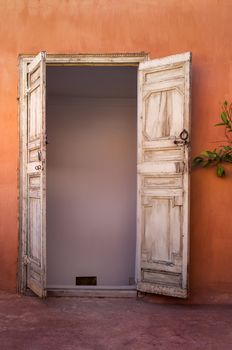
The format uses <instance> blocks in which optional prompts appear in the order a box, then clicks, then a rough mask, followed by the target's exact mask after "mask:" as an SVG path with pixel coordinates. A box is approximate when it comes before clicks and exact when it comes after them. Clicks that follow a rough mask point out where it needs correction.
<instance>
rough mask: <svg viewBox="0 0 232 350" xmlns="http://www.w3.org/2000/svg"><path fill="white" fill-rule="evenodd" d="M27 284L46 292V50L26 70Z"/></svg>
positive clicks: (37, 292)
mask: <svg viewBox="0 0 232 350" xmlns="http://www.w3.org/2000/svg"><path fill="white" fill-rule="evenodd" d="M27 73H28V74H27V97H28V98H27V101H28V102H27V106H28V109H27V110H28V113H27V116H28V122H27V125H28V132H27V194H28V198H27V208H28V210H27V255H26V256H25V264H26V268H27V273H26V275H27V287H28V288H30V289H31V290H32V291H33V292H34V293H36V294H37V295H39V296H40V297H45V296H46V289H45V287H46V169H45V159H46V135H45V127H46V121H45V101H46V94H45V89H46V54H45V52H41V53H39V54H38V55H37V56H36V57H35V58H34V59H33V60H32V62H31V63H30V64H29V65H28V72H27Z"/></svg>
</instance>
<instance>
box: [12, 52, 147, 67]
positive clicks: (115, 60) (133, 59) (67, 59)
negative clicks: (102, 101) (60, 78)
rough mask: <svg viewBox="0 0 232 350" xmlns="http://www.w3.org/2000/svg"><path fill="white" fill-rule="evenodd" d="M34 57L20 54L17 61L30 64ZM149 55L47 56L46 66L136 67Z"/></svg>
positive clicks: (137, 53) (136, 53) (144, 53)
mask: <svg viewBox="0 0 232 350" xmlns="http://www.w3.org/2000/svg"><path fill="white" fill-rule="evenodd" d="M34 57H35V55H34V54H20V55H19V60H20V61H21V62H24V63H26V64H27V63H30V62H31V61H32V59H33V58H34ZM148 59H149V54H148V53H146V52H134V53H128V52H126V53H106V54H104V53H102V54H90V53H86V54H84V53H81V54H47V56H46V62H47V64H48V65H58V66H59V65H98V64H99V65H117V64H118V65H131V64H133V65H138V64H139V63H140V62H144V61H147V60H148Z"/></svg>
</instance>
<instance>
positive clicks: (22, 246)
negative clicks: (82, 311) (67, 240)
mask: <svg viewBox="0 0 232 350" xmlns="http://www.w3.org/2000/svg"><path fill="white" fill-rule="evenodd" d="M44 56H45V53H40V54H39V55H38V56H37V58H36V60H35V56H34V55H30V54H29V55H28V54H26V55H19V125H20V176H19V193H20V200H19V203H20V216H19V268H18V289H19V291H20V292H21V293H27V291H28V289H27V280H28V279H27V270H28V269H27V265H25V264H24V262H25V261H27V259H25V256H27V253H28V250H27V246H28V244H27V243H28V192H29V189H28V186H27V177H28V175H27V169H28V149H29V147H30V150H31V151H30V158H29V159H30V162H31V161H33V160H34V161H36V150H37V149H38V148H39V147H40V138H38V139H35V140H34V141H31V142H30V143H29V147H27V133H28V108H27V99H28V94H30V93H31V92H32V90H33V89H34V88H35V84H34V86H33V87H32V89H31V90H30V87H28V86H27V74H28V71H30V72H32V70H33V69H32V68H33V67H34V68H36V66H37V64H38V62H40V59H41V60H42V61H44V58H45V57H44ZM146 60H148V54H147V53H144V52H141V53H113V54H47V55H46V64H47V65H58V66H59V65H64V66H69V65H89V66H92V65H103V66H104V65H120V66H121V65H122V66H123V65H136V66H137V65H138V64H139V63H140V62H143V61H146ZM32 62H34V63H33V65H30V64H31V63H32ZM29 65H30V67H29V68H28V66H29ZM43 66H44V72H45V64H44V63H43ZM35 77H36V74H35V75H34V77H33V79H34V78H35ZM44 85H45V84H44ZM43 91H44V94H43V98H45V89H44V90H43ZM44 126H45V124H44ZM44 132H45V129H44ZM44 156H45V154H44V155H43V157H44ZM30 162H29V163H30ZM29 167H30V166H29ZM44 170H45V169H44ZM44 181H45V177H44ZM31 182H32V183H33V182H34V179H33V178H32V179H31ZM44 210H45V207H44ZM43 224H44V226H45V221H43ZM44 232H45V231H44ZM43 251H45V240H44V241H43ZM44 266H46V262H45V256H44ZM44 281H45V271H44V278H43V283H45V282H44ZM43 288H44V286H43ZM35 289H36V288H35ZM37 290H38V288H37ZM39 294H40V295H42V294H43V295H45V294H46V292H45V291H44V292H43V293H42V289H40V291H39Z"/></svg>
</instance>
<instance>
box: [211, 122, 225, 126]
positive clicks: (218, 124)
mask: <svg viewBox="0 0 232 350" xmlns="http://www.w3.org/2000/svg"><path fill="white" fill-rule="evenodd" d="M221 125H225V123H217V124H215V125H214V126H221Z"/></svg>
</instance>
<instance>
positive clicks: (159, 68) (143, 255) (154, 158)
mask: <svg viewBox="0 0 232 350" xmlns="http://www.w3.org/2000/svg"><path fill="white" fill-rule="evenodd" d="M190 64H191V53H184V54H179V55H175V56H169V57H165V58H161V59H155V60H150V61H146V62H143V63H140V65H139V73H138V205H137V210H138V225H137V228H138V232H137V238H138V241H137V243H138V245H137V274H138V276H137V282H138V283H137V288H138V290H139V291H143V292H149V293H157V294H164V295H170V296H176V297H182V298H185V297H187V292H188V255H189V132H190V111H189V110H190V68H191V67H190Z"/></svg>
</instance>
